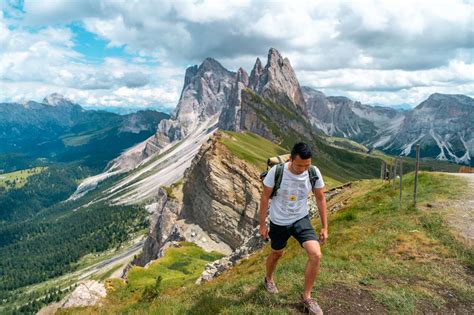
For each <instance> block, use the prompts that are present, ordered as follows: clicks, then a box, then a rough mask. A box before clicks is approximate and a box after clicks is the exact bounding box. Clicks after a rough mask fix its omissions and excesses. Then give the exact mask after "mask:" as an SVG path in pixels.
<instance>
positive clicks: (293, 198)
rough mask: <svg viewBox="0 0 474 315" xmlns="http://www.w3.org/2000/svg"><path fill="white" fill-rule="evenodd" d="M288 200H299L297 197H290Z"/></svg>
mask: <svg viewBox="0 0 474 315" xmlns="http://www.w3.org/2000/svg"><path fill="white" fill-rule="evenodd" d="M288 199H289V200H290V201H296V200H297V199H298V198H297V197H296V196H295V195H290V196H289V197H288Z"/></svg>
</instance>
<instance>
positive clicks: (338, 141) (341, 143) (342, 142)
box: [325, 137, 369, 153]
mask: <svg viewBox="0 0 474 315" xmlns="http://www.w3.org/2000/svg"><path fill="white" fill-rule="evenodd" d="M325 139H326V140H327V141H328V142H329V143H331V144H333V145H335V146H337V147H341V148H345V149H349V150H352V151H359V152H364V153H365V152H368V151H369V149H368V148H367V147H366V146H364V145H362V144H360V143H358V142H355V141H353V140H350V139H346V138H339V137H326V138H325Z"/></svg>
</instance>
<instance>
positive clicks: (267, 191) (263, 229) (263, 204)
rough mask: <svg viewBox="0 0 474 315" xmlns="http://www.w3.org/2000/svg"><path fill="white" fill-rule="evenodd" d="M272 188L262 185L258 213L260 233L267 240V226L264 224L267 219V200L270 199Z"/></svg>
mask: <svg viewBox="0 0 474 315" xmlns="http://www.w3.org/2000/svg"><path fill="white" fill-rule="evenodd" d="M272 191H273V188H272V187H267V186H265V185H264V186H263V193H262V197H261V198H260V213H259V219H260V220H259V221H260V235H262V237H263V238H264V239H265V240H267V239H268V228H267V224H266V220H267V211H268V201H269V200H270V196H271V194H272Z"/></svg>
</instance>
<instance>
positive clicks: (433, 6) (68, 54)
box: [0, 0, 474, 108]
mask: <svg viewBox="0 0 474 315" xmlns="http://www.w3.org/2000/svg"><path fill="white" fill-rule="evenodd" d="M0 3H1V14H0V31H1V32H0V75H1V80H0V101H1V102H5V101H7V102H10V101H17V102H22V101H26V100H36V101H41V100H42V99H43V98H44V97H45V96H46V95H48V94H50V93H54V92H58V93H61V94H64V95H65V96H67V97H68V98H70V99H72V100H73V101H75V102H77V103H79V104H83V105H90V106H92V105H94V106H123V107H127V106H140V107H147V106H158V105H161V106H167V107H169V108H173V107H174V106H175V105H176V104H177V102H178V98H179V95H180V92H181V88H182V84H183V79H184V72H185V69H186V67H187V66H190V65H194V64H200V63H201V62H202V60H203V59H204V58H206V57H213V58H215V59H217V60H218V61H220V62H221V63H222V64H223V65H224V66H225V67H226V68H228V69H229V70H233V71H236V70H237V69H238V68H239V67H243V68H244V69H245V70H247V71H248V72H249V71H250V70H251V68H252V66H253V64H254V62H255V59H256V58H257V57H260V59H262V60H265V59H266V57H265V56H266V53H267V51H268V49H269V48H270V47H275V48H277V49H278V50H280V52H281V53H282V55H283V56H285V57H288V58H289V59H290V61H291V64H292V65H293V67H294V68H295V71H296V74H297V77H298V79H299V80H300V83H301V84H302V85H308V86H312V87H314V88H316V89H318V90H321V91H322V92H324V93H325V94H327V95H345V96H348V97H350V98H352V99H354V100H359V101H361V102H363V103H368V104H381V105H385V106H390V105H396V104H410V105H412V106H414V105H417V104H418V103H420V102H421V101H423V100H424V99H426V98H427V97H428V96H429V95H430V94H431V93H434V92H440V93H452V94H466V95H469V96H473V95H474V65H473V49H474V35H473V34H474V33H473V32H474V31H473V30H474V22H473V21H474V17H473V7H474V5H473V3H472V2H471V1H462V0H459V1H410V2H404V1H398V2H397V1H391V0H390V1H389V0H387V1H371V0H366V1H322V0H321V1H319V0H317V1H311V2H309V1H298V0H297V1H292V2H291V3H290V2H289V1H272V2H269V1H250V0H241V1H234V0H232V1H225V2H224V1H217V0H203V1H181V0H177V1H164V0H163V1H154V0H142V1H136V2H134V1H108V0H94V1H93V0H81V1H75V0H45V1H24V2H23V1H8V0H3V1H1V2H0Z"/></svg>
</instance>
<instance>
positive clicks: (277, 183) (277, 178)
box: [270, 163, 285, 198]
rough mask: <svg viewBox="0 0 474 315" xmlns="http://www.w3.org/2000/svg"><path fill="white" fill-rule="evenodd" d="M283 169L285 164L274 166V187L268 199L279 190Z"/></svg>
mask: <svg viewBox="0 0 474 315" xmlns="http://www.w3.org/2000/svg"><path fill="white" fill-rule="evenodd" d="M284 167H285V163H279V164H277V166H276V170H275V186H273V191H272V194H271V195H270V198H272V197H273V196H275V195H276V193H277V191H278V189H279V188H280V185H281V180H282V178H283V169H284Z"/></svg>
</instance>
